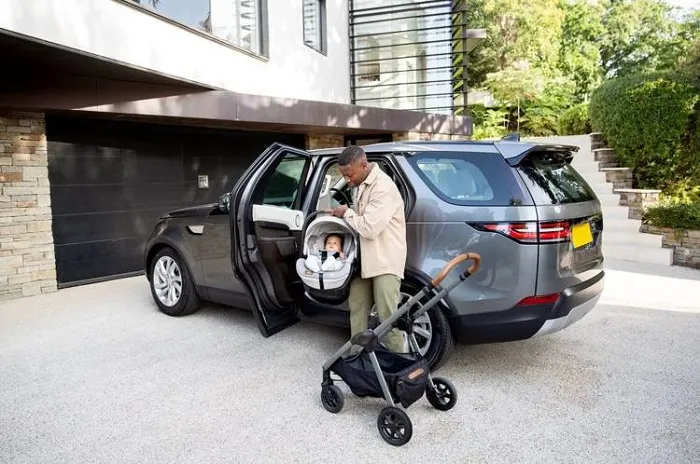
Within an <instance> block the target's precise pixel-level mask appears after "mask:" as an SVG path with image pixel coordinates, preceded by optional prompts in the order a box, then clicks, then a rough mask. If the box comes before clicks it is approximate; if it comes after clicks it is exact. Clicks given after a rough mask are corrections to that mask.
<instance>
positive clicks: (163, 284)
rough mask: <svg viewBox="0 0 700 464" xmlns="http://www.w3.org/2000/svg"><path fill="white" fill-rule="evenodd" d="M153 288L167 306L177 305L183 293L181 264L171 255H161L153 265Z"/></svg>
mask: <svg viewBox="0 0 700 464" xmlns="http://www.w3.org/2000/svg"><path fill="white" fill-rule="evenodd" d="M153 288H154V289H155V293H156V296H157V297H158V300H160V302H161V303H163V304H164V305H165V306H169V307H170V306H175V305H176V304H177V302H178V301H180V296H181V295H182V274H181V273H180V266H178V264H177V262H176V261H175V260H174V259H173V258H172V257H170V256H161V258H160V259H159V260H158V261H157V262H156V264H155V266H154V267H153Z"/></svg>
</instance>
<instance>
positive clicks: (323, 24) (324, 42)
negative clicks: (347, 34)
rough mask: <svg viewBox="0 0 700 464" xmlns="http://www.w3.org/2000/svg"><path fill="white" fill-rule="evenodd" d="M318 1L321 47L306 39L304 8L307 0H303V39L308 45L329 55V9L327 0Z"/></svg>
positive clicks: (322, 53)
mask: <svg viewBox="0 0 700 464" xmlns="http://www.w3.org/2000/svg"><path fill="white" fill-rule="evenodd" d="M314 1H316V2H318V6H319V14H318V15H319V29H320V31H319V39H320V41H321V43H320V44H319V48H316V47H314V46H313V45H311V44H310V43H308V42H307V41H306V30H305V29H304V19H305V14H304V9H305V1H304V0H302V2H301V40H302V42H303V43H304V45H306V46H307V47H309V48H310V49H312V50H315V51H317V52H318V53H320V54H321V55H323V56H328V34H327V31H328V10H327V8H326V0H314Z"/></svg>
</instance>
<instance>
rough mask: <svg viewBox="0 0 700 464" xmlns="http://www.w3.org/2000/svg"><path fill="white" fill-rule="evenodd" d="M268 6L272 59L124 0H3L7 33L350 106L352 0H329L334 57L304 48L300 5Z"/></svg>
mask: <svg viewBox="0 0 700 464" xmlns="http://www.w3.org/2000/svg"><path fill="white" fill-rule="evenodd" d="M166 1H167V0H166ZM267 4H268V8H267V11H268V31H269V32H268V41H269V42H268V43H269V60H268V61H263V60H260V59H258V58H255V57H252V56H249V55H247V54H245V53H242V52H240V51H238V50H235V49H233V48H230V47H228V46H226V45H222V44H220V43H217V42H215V41H213V40H210V39H208V38H206V37H202V36H200V35H198V34H196V33H193V32H191V31H188V30H186V29H184V28H182V27H179V26H177V25H173V24H170V23H168V22H166V21H164V20H162V19H160V18H157V17H154V16H152V15H150V14H148V13H145V12H142V11H140V10H139V9H138V8H136V7H133V6H130V5H128V4H125V3H124V2H122V1H120V0H0V28H1V29H6V30H9V31H12V32H16V33H19V34H23V35H28V36H32V37H36V38H39V39H41V40H45V41H48V42H53V43H55V44H59V45H62V46H65V47H69V48H75V49H79V50H83V51H86V52H89V53H92V54H95V55H100V56H102V57H105V58H108V59H111V60H116V61H120V62H124V63H127V64H130V65H135V66H138V67H141V68H145V69H148V70H153V71H156V72H160V73H163V74H166V75H170V76H174V77H177V78H182V79H186V80H189V81H194V82H198V83H202V84H206V85H210V86H213V87H217V88H222V89H226V90H232V91H236V92H240V93H248V94H256V95H267V96H274V97H287V98H299V99H306V100H320V101H327V102H338V103H349V102H350V76H349V50H348V48H349V47H348V12H347V0H327V1H326V8H327V16H326V18H327V21H328V28H327V44H328V45H327V56H324V55H322V54H320V53H319V52H317V51H315V50H313V49H311V48H309V47H308V46H306V45H304V43H303V36H302V30H303V25H302V9H301V8H302V7H301V4H302V2H301V1H300V0H267ZM8 64H9V63H8Z"/></svg>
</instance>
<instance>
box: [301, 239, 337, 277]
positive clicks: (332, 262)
mask: <svg viewBox="0 0 700 464" xmlns="http://www.w3.org/2000/svg"><path fill="white" fill-rule="evenodd" d="M324 258H325V259H324ZM343 259H345V255H344V254H343V237H341V236H340V235H338V234H328V236H327V237H326V241H325V244H324V249H323V251H321V252H319V254H318V255H310V256H309V257H308V258H306V267H308V268H309V269H311V270H312V271H314V272H319V271H321V270H322V271H324V272H327V271H337V270H338V269H340V268H341V267H342V266H343V263H342V261H341V260H343Z"/></svg>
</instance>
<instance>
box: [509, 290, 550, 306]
mask: <svg viewBox="0 0 700 464" xmlns="http://www.w3.org/2000/svg"><path fill="white" fill-rule="evenodd" d="M558 298H559V294H558V293H552V294H550V295H535V296H528V297H527V298H523V299H522V300H520V301H519V302H518V304H517V305H516V306H534V305H540V304H547V303H554V302H556V301H557V299H558Z"/></svg>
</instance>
